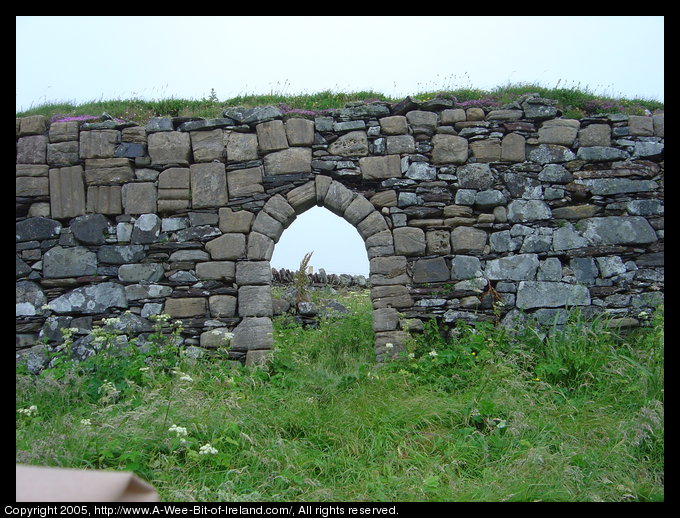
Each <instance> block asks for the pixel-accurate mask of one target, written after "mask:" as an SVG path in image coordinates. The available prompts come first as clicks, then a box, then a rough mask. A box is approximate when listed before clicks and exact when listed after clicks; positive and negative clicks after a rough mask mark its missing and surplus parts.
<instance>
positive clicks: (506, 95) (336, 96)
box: [16, 82, 664, 124]
mask: <svg viewBox="0 0 680 518" xmlns="http://www.w3.org/2000/svg"><path fill="white" fill-rule="evenodd" d="M424 88H425V89H424V90H422V91H421V92H419V93H417V94H414V95H411V98H412V99H413V100H415V101H421V102H422V101H424V100H428V99H432V98H435V97H444V98H448V99H453V100H454V101H455V103H456V106H458V107H471V106H485V107H489V108H493V107H496V108H501V107H503V106H504V105H507V104H509V103H512V102H514V101H516V100H517V99H518V98H520V97H521V96H522V95H525V94H527V93H538V94H539V95H540V96H541V97H545V98H549V99H554V100H556V101H557V102H558V107H559V108H560V109H561V110H562V112H563V114H564V116H565V117H570V118H581V117H584V116H587V115H592V114H597V113H628V114H644V113H646V111H650V112H653V111H654V110H663V107H664V104H663V102H659V101H656V100H651V99H641V98H634V99H626V98H621V97H607V96H602V95H596V94H595V93H593V92H592V91H590V90H589V89H588V88H587V87H585V88H583V87H581V86H580V85H576V86H569V87H564V86H563V87H560V86H559V82H558V84H557V85H556V86H555V87H552V88H550V87H546V86H541V85H538V84H535V83H514V84H507V85H503V86H499V87H496V88H494V89H492V90H481V89H477V88H473V87H471V86H466V87H456V88H452V87H447V86H445V87H444V88H433V87H432V86H428V87H424ZM283 91H285V88H284V89H282V92H280V93H278V92H275V91H272V92H271V93H269V94H261V95H260V94H244V95H239V96H237V97H233V98H230V99H225V100H219V99H218V97H217V95H216V94H215V91H214V89H212V90H211V93H210V95H208V96H207V97H204V98H202V99H177V98H174V97H169V98H164V99H157V100H143V99H139V98H132V99H111V100H104V99H99V100H93V101H91V102H87V103H82V104H75V103H72V102H68V101H63V102H45V103H42V104H40V105H37V106H32V107H31V108H30V109H28V110H26V111H22V112H19V113H17V114H16V116H17V117H27V116H29V115H45V116H47V117H49V118H51V119H55V118H58V117H59V118H63V117H75V116H85V115H90V116H96V117H99V116H100V115H101V114H102V113H104V112H106V113H107V114H109V115H111V116H112V117H115V118H118V119H123V120H132V121H135V122H137V123H139V124H146V122H148V120H149V119H150V118H152V117H201V118H219V117H222V115H223V113H224V110H225V109H226V108H228V107H234V106H245V107H254V106H266V105H275V106H278V107H280V108H281V110H282V111H283V112H284V113H286V112H293V113H295V114H296V115H300V116H314V115H319V114H323V113H324V110H332V109H338V108H343V107H344V106H345V104H346V103H348V102H356V101H363V102H371V101H384V102H388V103H396V102H399V101H402V100H403V98H390V97H388V96H387V95H385V94H382V93H380V92H375V91H372V90H368V91H357V92H335V91H331V90H324V91H321V92H316V93H311V94H309V93H300V94H285V93H283Z"/></svg>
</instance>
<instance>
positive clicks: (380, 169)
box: [359, 155, 402, 180]
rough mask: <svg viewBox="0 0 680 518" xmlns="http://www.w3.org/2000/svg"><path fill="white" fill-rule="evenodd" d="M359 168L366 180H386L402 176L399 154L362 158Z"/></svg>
mask: <svg viewBox="0 0 680 518" xmlns="http://www.w3.org/2000/svg"><path fill="white" fill-rule="evenodd" d="M359 169H360V170H361V176H362V177H363V179H364V180H384V179H387V178H401V176H402V172H401V160H400V158H399V155H387V156H371V157H364V158H360V159H359Z"/></svg>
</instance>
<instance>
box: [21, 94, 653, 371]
mask: <svg viewBox="0 0 680 518" xmlns="http://www.w3.org/2000/svg"><path fill="white" fill-rule="evenodd" d="M663 123H664V118H663V114H655V115H640V116H633V115H631V116H628V115H620V114H606V115H600V116H593V117H587V118H584V119H581V120H576V119H569V118H565V117H563V116H562V114H561V113H560V112H559V111H558V110H557V108H555V103H554V101H551V100H549V99H541V98H539V97H537V96H532V95H528V96H525V97H524V98H522V99H521V100H519V101H518V102H516V103H513V104H512V105H509V106H505V107H503V108H502V109H500V108H489V107H462V106H457V105H455V104H454V103H453V102H452V101H450V100H447V99H434V100H431V101H428V102H424V103H421V104H418V103H415V102H413V101H412V100H411V99H409V98H407V99H406V100H404V101H403V102H401V103H397V104H394V105H389V104H387V103H383V102H374V103H351V104H349V105H348V106H347V107H345V108H343V109H339V110H334V111H332V112H327V113H324V114H319V115H315V116H309V115H298V114H295V113H287V114H284V113H282V112H281V111H280V110H279V109H278V108H276V107H273V106H267V107H260V108H249V109H246V108H229V109H227V110H226V111H225V113H224V116H223V117H222V118H219V119H188V118H180V117H177V118H156V119H152V120H151V121H150V122H149V123H148V124H147V125H146V126H140V125H137V124H136V123H134V122H129V121H118V120H110V119H109V120H97V121H78V120H57V121H49V120H47V119H46V118H45V117H43V116H32V117H25V118H21V119H17V126H16V149H17V153H16V308H17V309H16V346H17V356H18V358H19V357H22V358H23V357H29V356H30V355H33V356H36V355H38V356H39V353H40V351H41V350H43V349H41V348H44V345H41V344H40V343H39V342H47V343H48V344H51V345H54V344H56V343H58V342H59V340H60V334H59V332H58V329H59V328H63V327H71V328H77V329H78V330H79V331H78V333H79V335H80V336H83V337H84V336H85V335H86V334H87V331H88V330H89V329H91V328H92V326H94V325H98V324H99V323H101V321H102V320H103V319H104V318H107V317H112V316H119V317H121V320H124V325H125V328H126V329H128V330H129V331H130V332H132V333H134V334H136V335H144V333H148V332H150V331H151V324H150V322H149V316H150V315H154V314H159V313H165V314H169V315H170V316H171V318H172V319H181V320H182V321H183V323H184V332H183V339H184V344H185V345H186V346H191V347H202V348H208V349H210V348H215V347H218V346H219V345H220V344H221V343H222V341H223V338H224V336H225V334H226V333H233V335H234V336H233V339H232V341H231V347H230V352H229V355H230V358H232V359H235V360H241V361H246V362H247V363H258V362H260V361H264V360H266V358H267V357H268V355H269V353H270V351H271V349H272V347H273V345H274V338H273V332H272V331H273V329H272V316H273V313H272V298H271V279H272V273H271V266H270V263H269V261H270V259H271V257H272V253H273V250H274V247H275V245H276V243H277V242H278V240H279V238H280V237H281V235H282V233H283V232H284V231H285V229H286V228H288V226H290V224H291V223H292V222H293V221H294V220H295V218H296V217H297V216H298V215H300V214H302V213H303V212H305V211H306V210H308V209H309V208H311V207H313V206H321V207H325V208H326V209H328V210H330V211H331V212H333V213H334V214H336V215H337V216H339V217H342V218H344V219H345V220H347V221H348V222H349V223H350V224H352V225H353V226H354V227H355V228H356V229H357V231H358V232H359V234H360V235H361V237H362V238H363V240H364V242H365V245H366V251H367V254H368V258H369V261H370V277H369V281H370V286H371V300H372V304H373V328H374V331H375V347H376V357H377V359H378V360H380V361H382V360H384V359H387V358H388V357H389V356H390V355H395V354H398V353H399V352H400V351H402V350H403V348H404V345H405V343H406V342H407V340H408V338H409V337H410V333H412V332H418V330H419V329H422V324H423V323H424V322H426V321H428V320H430V319H432V318H434V319H437V320H438V321H439V322H441V323H443V324H446V325H455V323H456V322H457V321H459V320H464V321H467V322H475V321H479V320H490V319H494V318H496V317H497V316H498V311H499V309H500V313H501V314H500V316H501V318H502V319H503V320H504V321H508V320H510V319H520V320H521V319H522V318H526V316H527V315H530V316H532V317H535V318H537V319H539V320H542V321H546V322H547V321H553V320H554V319H555V318H557V319H558V320H559V319H560V318H563V316H564V315H565V314H566V310H567V309H568V308H571V307H574V306H578V307H581V308H582V310H583V311H584V312H585V313H587V314H595V313H599V312H602V311H605V312H607V313H609V314H611V315H613V316H614V317H616V318H617V320H618V322H619V324H620V325H629V326H631V325H637V324H638V323H639V318H640V317H639V315H640V314H641V313H643V312H645V311H649V310H651V309H652V308H653V307H654V306H656V305H658V304H659V303H661V302H662V301H663V285H664V284H663V282H664V280H663V264H664V261H663V242H664V239H663V238H664V230H663V212H664V211H663V205H664V204H663V198H664V196H663V185H664V182H663V178H664V131H663V128H664V126H663ZM386 343H391V344H393V347H391V348H389V349H388V348H386V347H385V344H386Z"/></svg>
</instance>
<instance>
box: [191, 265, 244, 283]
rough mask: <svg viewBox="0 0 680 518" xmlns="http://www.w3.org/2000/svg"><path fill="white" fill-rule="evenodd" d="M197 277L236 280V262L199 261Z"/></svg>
mask: <svg viewBox="0 0 680 518" xmlns="http://www.w3.org/2000/svg"><path fill="white" fill-rule="evenodd" d="M196 277H198V278H199V279H207V280H216V281H225V282H234V280H235V278H236V263H235V262H233V261H208V262H204V263H197V264H196Z"/></svg>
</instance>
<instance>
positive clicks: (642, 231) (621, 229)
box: [580, 216, 658, 245]
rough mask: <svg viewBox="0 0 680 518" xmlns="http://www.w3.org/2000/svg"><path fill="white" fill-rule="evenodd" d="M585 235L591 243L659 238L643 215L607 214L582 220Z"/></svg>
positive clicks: (650, 240)
mask: <svg viewBox="0 0 680 518" xmlns="http://www.w3.org/2000/svg"><path fill="white" fill-rule="evenodd" d="M580 223H581V224H582V225H583V229H584V230H583V232H582V234H583V237H584V238H585V239H587V240H588V243H589V244H591V245H636V244H649V243H654V242H655V241H657V240H658V237H657V235H656V232H655V231H654V229H653V228H652V226H651V225H650V224H649V222H648V221H647V219H645V218H644V217H642V216H628V217H627V216H607V217H603V218H588V219H583V220H581V222H580Z"/></svg>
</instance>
